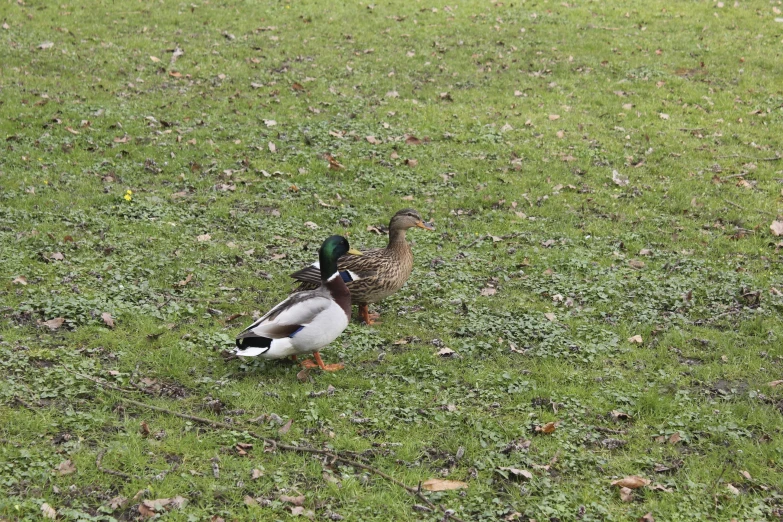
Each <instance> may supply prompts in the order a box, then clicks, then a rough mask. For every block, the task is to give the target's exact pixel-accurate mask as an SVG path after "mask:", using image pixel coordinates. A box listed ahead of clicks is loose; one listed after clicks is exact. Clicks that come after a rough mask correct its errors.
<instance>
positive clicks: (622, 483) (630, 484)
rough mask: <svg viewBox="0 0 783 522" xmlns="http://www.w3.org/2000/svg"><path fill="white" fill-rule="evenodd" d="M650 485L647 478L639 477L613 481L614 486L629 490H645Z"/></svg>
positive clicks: (634, 476)
mask: <svg viewBox="0 0 783 522" xmlns="http://www.w3.org/2000/svg"><path fill="white" fill-rule="evenodd" d="M649 483H650V481H649V480H648V479H646V478H642V477H640V476H638V475H629V476H627V477H624V478H621V479H619V480H615V481H613V482H612V486H618V487H621V488H629V489H639V488H643V487H644V486H646V485H647V484H649Z"/></svg>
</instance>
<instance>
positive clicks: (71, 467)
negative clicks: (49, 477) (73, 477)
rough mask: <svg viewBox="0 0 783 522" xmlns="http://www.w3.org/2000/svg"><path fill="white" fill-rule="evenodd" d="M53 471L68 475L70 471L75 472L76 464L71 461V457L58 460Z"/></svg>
mask: <svg viewBox="0 0 783 522" xmlns="http://www.w3.org/2000/svg"><path fill="white" fill-rule="evenodd" d="M55 472H56V473H57V474H58V475H70V474H71V473H76V465H75V464H74V463H73V461H71V459H68V460H64V461H62V462H60V464H59V465H58V466H57V469H56V470H55Z"/></svg>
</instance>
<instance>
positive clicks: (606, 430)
mask: <svg viewBox="0 0 783 522" xmlns="http://www.w3.org/2000/svg"><path fill="white" fill-rule="evenodd" d="M594 428H595V431H599V432H601V433H611V434H612V435H625V434H626V433H628V432H627V431H625V430H613V429H611V428H604V427H602V426H594Z"/></svg>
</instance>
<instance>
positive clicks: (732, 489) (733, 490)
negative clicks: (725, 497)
mask: <svg viewBox="0 0 783 522" xmlns="http://www.w3.org/2000/svg"><path fill="white" fill-rule="evenodd" d="M726 489H728V490H729V493H731V494H732V495H739V494H740V490H738V489H737V488H736V487H734V485H733V484H731V483H728V484H726Z"/></svg>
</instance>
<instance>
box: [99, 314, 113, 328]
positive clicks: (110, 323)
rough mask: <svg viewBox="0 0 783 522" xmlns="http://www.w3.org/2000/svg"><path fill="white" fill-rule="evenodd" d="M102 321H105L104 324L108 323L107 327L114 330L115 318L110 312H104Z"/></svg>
mask: <svg viewBox="0 0 783 522" xmlns="http://www.w3.org/2000/svg"><path fill="white" fill-rule="evenodd" d="M101 319H103V322H104V323H106V326H108V327H109V328H114V318H113V317H112V316H111V314H110V313H109V312H103V313H102V314H101Z"/></svg>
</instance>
